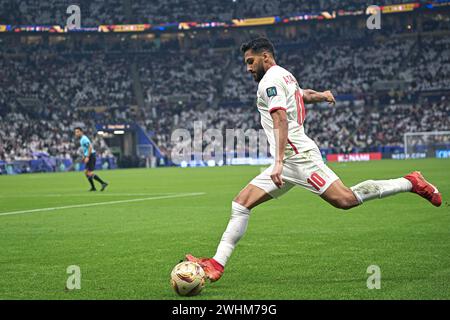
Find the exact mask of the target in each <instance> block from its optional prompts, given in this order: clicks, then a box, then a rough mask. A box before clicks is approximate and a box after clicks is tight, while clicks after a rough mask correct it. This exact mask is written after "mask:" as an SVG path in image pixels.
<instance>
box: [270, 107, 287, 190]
mask: <svg viewBox="0 0 450 320" xmlns="http://www.w3.org/2000/svg"><path fill="white" fill-rule="evenodd" d="M270 115H271V116H272V120H273V131H274V135H275V141H276V142H275V144H276V155H275V164H274V167H273V170H272V173H271V175H270V178H271V179H272V181H273V182H274V183H275V185H276V186H277V187H278V188H281V187H282V186H283V184H284V182H283V179H282V177H281V174H282V173H283V159H284V151H285V149H286V144H287V140H288V130H289V125H288V119H287V115H286V111H285V110H283V109H277V110H274V111H272V112H271V113H270Z"/></svg>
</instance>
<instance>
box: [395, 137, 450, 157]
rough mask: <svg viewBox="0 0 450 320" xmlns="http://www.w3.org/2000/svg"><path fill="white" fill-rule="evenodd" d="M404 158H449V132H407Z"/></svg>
mask: <svg viewBox="0 0 450 320" xmlns="http://www.w3.org/2000/svg"><path fill="white" fill-rule="evenodd" d="M403 137H404V148H405V151H404V152H405V158H406V159H409V158H450V131H429V132H407V133H405V134H404V136H403Z"/></svg>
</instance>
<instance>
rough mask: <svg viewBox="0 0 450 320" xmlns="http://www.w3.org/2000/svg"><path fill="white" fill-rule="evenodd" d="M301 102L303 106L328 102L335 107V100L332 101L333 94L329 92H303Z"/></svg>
mask: <svg viewBox="0 0 450 320" xmlns="http://www.w3.org/2000/svg"><path fill="white" fill-rule="evenodd" d="M303 101H304V102H305V104H312V103H318V102H328V103H329V104H332V105H335V104H336V99H334V96H333V93H332V92H331V91H330V90H327V91H323V92H318V91H314V90H312V89H305V90H303Z"/></svg>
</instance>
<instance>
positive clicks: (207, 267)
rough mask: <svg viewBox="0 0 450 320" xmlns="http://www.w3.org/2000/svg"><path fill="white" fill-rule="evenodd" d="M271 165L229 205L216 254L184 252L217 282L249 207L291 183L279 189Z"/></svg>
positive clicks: (243, 227)
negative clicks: (271, 176)
mask: <svg viewBox="0 0 450 320" xmlns="http://www.w3.org/2000/svg"><path fill="white" fill-rule="evenodd" d="M272 168H273V167H272V166H270V167H269V168H267V169H266V170H265V171H264V172H262V173H261V174H260V175H259V176H257V177H256V178H255V179H253V180H252V181H251V182H250V184H248V185H247V186H246V187H245V188H244V189H243V190H242V191H241V192H240V193H239V194H238V195H237V196H236V197H235V198H234V200H233V202H232V204H231V218H230V221H229V222H228V226H227V228H226V230H225V232H224V233H223V235H222V238H221V240H220V243H219V246H218V247H217V251H216V254H215V255H214V257H213V258H196V257H194V256H192V255H189V254H188V255H186V258H187V260H189V261H193V262H197V263H199V264H200V266H202V268H203V270H204V271H205V274H206V276H207V277H208V278H209V279H210V280H211V281H217V280H219V279H220V277H221V276H222V274H223V270H224V267H225V264H226V263H227V261H228V259H229V258H230V256H231V254H232V253H233V250H234V248H235V247H236V245H237V243H238V241H239V240H240V239H241V238H242V236H243V235H244V233H245V231H246V230H247V225H248V220H249V218H250V210H251V209H253V208H254V207H256V206H258V205H260V204H261V203H264V202H266V201H268V200H271V199H273V198H276V197H279V196H281V195H282V194H284V193H285V192H287V191H288V190H290V189H291V188H292V186H293V185H292V184H290V183H288V182H287V183H285V185H284V186H283V188H281V189H278V188H277V186H276V185H275V184H274V183H273V181H272V179H271V178H270V174H271V172H272Z"/></svg>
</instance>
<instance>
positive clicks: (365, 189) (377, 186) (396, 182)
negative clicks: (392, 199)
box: [350, 178, 412, 203]
mask: <svg viewBox="0 0 450 320" xmlns="http://www.w3.org/2000/svg"><path fill="white" fill-rule="evenodd" d="M350 189H351V190H352V191H353V193H354V194H355V196H356V198H357V199H358V201H359V203H363V202H364V201H367V200H372V199H376V198H380V199H381V198H385V197H387V196H391V195H394V194H397V193H400V192H408V191H411V189H412V184H411V182H410V181H409V180H407V179H405V178H398V179H390V180H367V181H363V182H361V183H359V184H357V185H356V186H353V187H351V188H350Z"/></svg>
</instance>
